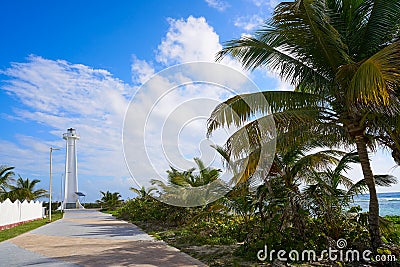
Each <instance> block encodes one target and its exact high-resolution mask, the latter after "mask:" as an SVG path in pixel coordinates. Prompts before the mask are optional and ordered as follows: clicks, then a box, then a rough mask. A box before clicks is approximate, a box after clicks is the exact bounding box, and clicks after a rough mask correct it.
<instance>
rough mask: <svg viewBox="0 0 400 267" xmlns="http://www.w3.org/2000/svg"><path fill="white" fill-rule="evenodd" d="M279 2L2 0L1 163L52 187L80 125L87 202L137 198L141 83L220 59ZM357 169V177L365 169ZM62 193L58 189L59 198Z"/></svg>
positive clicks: (264, 78) (382, 157) (262, 73)
mask: <svg viewBox="0 0 400 267" xmlns="http://www.w3.org/2000/svg"><path fill="white" fill-rule="evenodd" d="M277 3H278V1H276V0H272V1H261V0H237V1H229V2H227V1H222V0H196V1H185V0H180V1H175V0H170V1H154V0H149V1H114V2H112V1H102V0H98V1H80V0H79V1H78V0H70V1H47V0H42V1H27V0H26V1H18V0H14V1H2V8H1V9H0V23H1V25H2V27H1V30H0V33H1V36H2V38H1V39H2V41H1V42H0V88H1V89H0V118H1V120H0V126H1V134H0V159H1V162H0V164H7V165H12V166H15V167H16V169H15V171H16V172H17V173H19V174H21V175H22V176H23V177H30V178H38V179H40V180H42V183H41V186H42V187H45V188H46V187H48V164H49V163H48V150H49V147H50V146H56V147H62V148H63V147H64V141H63V140H62V138H61V136H62V133H63V132H65V130H66V129H67V128H69V127H75V128H76V129H77V131H78V132H79V133H80V134H81V140H80V141H79V143H78V151H79V152H78V160H79V162H78V164H79V189H80V191H83V192H85V193H86V194H87V201H94V200H96V199H97V198H99V191H100V190H102V191H105V190H110V191H119V192H121V194H122V195H123V197H124V198H128V197H132V196H133V194H132V193H130V192H129V190H128V188H129V187H130V186H135V184H134V183H133V180H132V179H131V178H130V175H129V172H128V171H127V168H126V166H125V162H124V157H123V153H122V141H121V140H122V139H121V133H122V125H123V116H124V112H125V110H126V108H127V105H128V103H129V100H130V99H131V98H132V97H133V96H134V95H135V93H136V92H137V91H138V90H139V88H140V85H141V84H142V83H143V82H145V81H146V80H147V79H148V78H149V77H150V76H151V75H152V74H154V73H157V72H158V71H161V70H162V69H164V68H166V67H170V66H172V65H174V64H179V63H184V62H191V61H196V60H201V61H213V58H214V54H215V52H217V51H218V49H220V48H221V44H222V43H223V42H224V41H227V40H230V39H233V38H238V37H240V36H241V35H242V34H249V33H251V32H252V31H253V30H254V29H255V28H256V27H257V25H259V24H260V23H261V22H262V21H263V19H266V18H268V17H269V16H270V12H271V11H272V7H273V6H275V5H276V4H277ZM224 63H225V64H228V65H230V66H232V67H234V68H238V67H239V66H238V64H236V63H235V62H233V61H229V60H227V61H226V62H224ZM246 74H248V75H249V76H250V78H252V79H253V80H254V81H255V82H256V83H257V85H258V86H259V87H260V88H262V89H271V90H289V89H290V86H289V85H287V84H286V83H284V82H282V81H280V80H278V79H276V77H275V76H274V74H273V73H270V72H269V71H268V70H258V71H256V72H254V73H246ZM203 93H204V92H203ZM214 93H215V92H214ZM212 94H213V92H206V93H205V96H207V97H208V96H210V95H212ZM192 96H193V95H192ZM196 97H199V95H196ZM216 98H217V99H218V98H220V100H223V99H224V98H223V97H222V95H219V96H218V95H217V96H216ZM193 127H195V125H193ZM196 134H197V135H196V136H195V137H193V136H191V137H190V138H189V137H188V136H187V138H186V139H185V138H183V142H186V143H184V147H191V145H193V144H196V142H198V141H197V139H196V138H200V139H201V138H203V137H204V133H203V132H201V131H200V132H196ZM190 140H191V141H192V142H193V144H191V143H190ZM180 145H181V144H180ZM194 155H195V153H194ZM64 157H65V151H64V150H61V151H55V152H54V163H55V165H54V179H55V181H54V187H55V188H60V180H61V176H62V174H63V168H64ZM158 160H159V162H160V165H161V166H165V168H167V167H168V164H165V163H161V162H162V161H163V159H162V157H160V158H159V159H158ZM138 161H140V155H139V156H138ZM373 164H374V170H376V172H379V173H390V172H391V173H392V174H395V175H396V176H399V175H398V174H399V171H398V169H396V170H393V169H392V167H393V166H394V163H393V161H392V160H391V158H390V157H389V156H387V155H386V154H385V153H381V152H379V153H378V154H377V156H375V158H374V162H373ZM140 175H142V176H146V173H145V172H143V173H141V174H140ZM352 175H353V176H354V178H355V180H356V179H357V178H358V177H360V172H359V170H357V168H356V169H355V170H354V171H353V172H352ZM381 191H388V189H383V190H381ZM389 191H400V187H399V186H398V185H397V186H395V187H393V188H390V189H389ZM59 197H60V193H58V191H57V190H55V193H54V198H55V199H56V200H57V199H59Z"/></svg>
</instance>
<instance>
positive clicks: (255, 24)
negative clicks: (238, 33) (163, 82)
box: [234, 15, 264, 32]
mask: <svg viewBox="0 0 400 267" xmlns="http://www.w3.org/2000/svg"><path fill="white" fill-rule="evenodd" d="M263 22H264V19H263V18H262V17H261V16H259V15H251V16H243V17H238V18H236V19H235V23H234V25H235V26H236V27H239V28H241V29H243V30H246V31H248V32H249V31H253V30H255V29H257V28H259V26H260V25H261V24H262V23H263Z"/></svg>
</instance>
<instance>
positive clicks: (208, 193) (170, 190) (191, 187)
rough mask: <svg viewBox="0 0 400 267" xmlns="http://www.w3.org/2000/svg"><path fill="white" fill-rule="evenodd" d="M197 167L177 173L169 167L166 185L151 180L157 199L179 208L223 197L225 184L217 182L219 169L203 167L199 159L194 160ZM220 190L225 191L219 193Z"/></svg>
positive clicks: (177, 171) (225, 188)
mask: <svg viewBox="0 0 400 267" xmlns="http://www.w3.org/2000/svg"><path fill="white" fill-rule="evenodd" d="M194 162H195V163H196V165H197V169H198V172H196V168H191V169H188V170H185V171H179V170H177V169H176V168H174V167H172V166H170V168H171V169H170V170H167V174H168V184H165V183H164V182H163V181H160V180H156V179H153V180H152V181H151V182H152V184H153V185H156V186H157V190H158V194H159V199H160V200H162V201H164V202H166V203H170V204H174V205H181V206H187V207H190V206H198V205H203V204H204V205H205V204H207V203H209V201H210V199H212V200H216V199H218V198H219V196H220V195H224V194H225V192H226V191H228V190H227V187H226V186H225V184H223V182H222V181H219V180H218V178H219V176H220V172H221V170H220V169H215V168H211V167H205V165H204V163H203V162H202V161H201V159H199V158H194ZM221 190H225V191H224V192H223V193H221Z"/></svg>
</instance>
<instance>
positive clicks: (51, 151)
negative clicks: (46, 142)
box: [49, 147, 60, 222]
mask: <svg viewBox="0 0 400 267" xmlns="http://www.w3.org/2000/svg"><path fill="white" fill-rule="evenodd" d="M53 150H60V149H59V148H54V147H50V194H49V221H50V222H51V201H52V200H51V193H52V182H53V173H52V172H53Z"/></svg>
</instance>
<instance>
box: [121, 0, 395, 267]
mask: <svg viewBox="0 0 400 267" xmlns="http://www.w3.org/2000/svg"><path fill="white" fill-rule="evenodd" d="M228 56H230V57H232V58H233V59H236V60H237V61H239V62H240V63H241V64H242V66H243V67H244V68H245V69H248V70H255V69H259V68H261V69H265V68H268V69H269V70H270V71H274V72H276V73H277V74H278V75H279V76H280V77H281V79H283V80H285V81H287V82H289V83H290V84H291V85H292V86H293V87H294V90H293V91H275V90H267V89H273V88H265V90H264V91H262V92H256V93H254V92H250V93H247V94H242V95H237V96H234V97H232V98H230V99H228V100H226V101H224V102H223V103H221V104H220V105H218V106H217V107H216V108H215V109H214V111H213V112H212V114H211V115H210V118H209V120H208V125H207V127H208V135H211V134H213V132H214V131H215V130H216V129H218V128H222V127H230V126H236V127H239V130H238V131H237V132H235V133H234V134H233V135H232V136H230V137H229V138H228V140H227V142H226V143H225V144H224V145H223V146H214V148H215V149H216V150H217V151H218V153H220V155H221V157H222V158H223V159H224V161H225V163H226V164H225V166H227V168H228V169H230V170H231V171H232V173H233V177H232V181H233V184H236V185H235V186H234V187H233V189H232V190H231V191H230V192H229V193H228V194H226V195H225V197H223V198H221V199H219V200H217V201H214V202H213V203H210V204H204V205H202V206H199V207H191V208H189V207H187V208H184V207H174V206H169V205H167V204H164V203H162V202H159V201H157V200H155V199H154V198H152V197H151V195H152V192H154V191H156V192H157V190H154V189H147V191H146V189H145V188H142V189H141V190H138V191H137V193H139V194H138V196H137V197H136V198H134V199H131V200H128V201H126V202H125V203H124V205H123V206H122V207H121V208H120V209H118V216H120V217H122V218H124V219H127V220H131V221H133V222H135V223H137V224H139V225H140V226H142V227H144V228H145V229H148V230H149V231H152V232H153V233H154V234H155V235H156V236H159V237H160V238H163V239H164V240H166V241H167V242H171V243H173V244H174V245H176V246H178V247H180V248H182V249H183V250H186V251H187V252H189V253H191V251H190V249H189V247H190V246H191V245H193V244H196V245H228V246H230V247H232V246H233V250H234V252H233V253H230V254H229V253H228V254H229V259H230V260H232V259H234V258H235V257H240V258H241V259H247V260H249V261H250V262H254V261H255V259H256V254H257V251H259V250H260V249H262V248H264V246H268V248H276V249H284V250H287V251H290V250H293V249H295V250H298V251H301V250H305V249H306V250H309V249H313V250H315V251H322V250H324V249H326V248H327V247H330V246H332V244H333V243H334V242H335V241H337V240H339V239H345V240H347V247H348V248H349V249H358V250H359V251H362V250H366V249H371V250H372V251H373V253H374V255H376V254H395V255H397V258H398V259H399V258H400V256H399V255H400V249H399V245H400V235H399V228H398V218H397V217H386V218H382V217H380V216H379V214H380V213H379V203H378V197H377V190H376V187H377V186H390V185H392V184H393V183H396V182H397V180H396V178H395V177H393V176H390V175H382V174H380V175H377V174H374V173H373V171H372V169H371V164H370V154H371V153H373V152H375V151H376V150H377V149H378V148H384V149H386V150H388V151H390V152H391V155H392V157H393V159H394V161H395V162H396V163H397V164H400V139H399V136H400V134H399V133H400V120H399V118H400V116H399V112H400V91H399V88H400V2H399V1H397V0H388V1H379V0H296V1H293V2H282V3H280V4H278V5H277V7H276V8H275V10H274V13H273V16H272V18H271V19H270V20H268V21H266V22H265V23H264V24H263V25H262V26H261V27H260V29H259V30H258V31H256V32H255V33H254V34H253V35H251V36H250V35H243V36H242V37H241V38H239V39H235V40H231V41H228V42H226V43H225V44H224V47H223V48H222V50H221V51H220V52H219V53H218V54H217V56H216V59H217V60H222V59H223V58H225V57H228ZM275 146H276V151H274V157H272V158H271V155H269V154H271V153H272V152H271V151H270V150H265V149H264V148H265V147H269V148H271V147H275ZM268 158H270V159H271V160H269V162H266V159H268ZM195 162H196V163H197V165H198V167H199V170H200V174H201V173H202V170H204V173H206V174H207V176H206V177H207V178H204V177H201V175H200V176H199V175H194V174H193V172H194V169H190V170H187V171H178V170H177V169H175V168H173V167H171V170H168V171H167V174H168V182H167V184H165V183H164V182H161V181H157V180H155V181H153V185H155V186H158V188H161V189H163V190H162V192H158V193H159V194H161V195H163V196H167V197H169V196H170V195H174V194H176V192H175V191H177V188H178V189H179V188H192V189H193V188H197V187H201V186H204V185H208V184H209V183H211V182H213V181H217V180H218V179H217V178H218V176H219V170H216V169H212V168H209V167H208V168H206V167H205V166H204V164H203V165H201V164H199V163H201V161H200V159H196V160H195ZM354 165H360V166H361V169H362V177H349V173H348V171H349V170H350V169H351V168H352V166H354ZM211 173H213V175H210V174H211ZM171 188H172V189H171ZM168 190H170V191H168ZM182 192H186V191H182ZM364 193H368V194H369V210H368V211H363V210H361V208H360V207H357V206H354V205H353V204H352V203H353V198H354V197H355V196H357V195H358V194H364ZM181 197H182V198H184V199H186V198H187V196H186V195H184V194H183V195H182V196H181ZM164 200H165V199H164ZM166 202H167V203H168V201H166ZM192 252H193V251H192ZM195 254H196V253H195ZM196 255H197V256H199V255H198V254H196ZM229 259H228V260H227V262H224V263H217V261H216V259H215V258H213V259H204V260H205V261H207V263H209V264H211V265H216V266H219V265H225V264H228V265H235V263H234V262H232V261H229ZM310 264H312V263H310ZM327 264H339V265H340V266H344V264H347V263H344V262H341V263H338V262H336V263H332V262H331V263H327ZM355 264H360V263H355ZM368 264H375V265H377V266H379V263H371V262H370V263H368ZM385 264H386V265H385V266H390V264H389V263H385ZM395 265H396V263H393V265H392V266H395ZM382 266H383V265H382Z"/></svg>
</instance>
